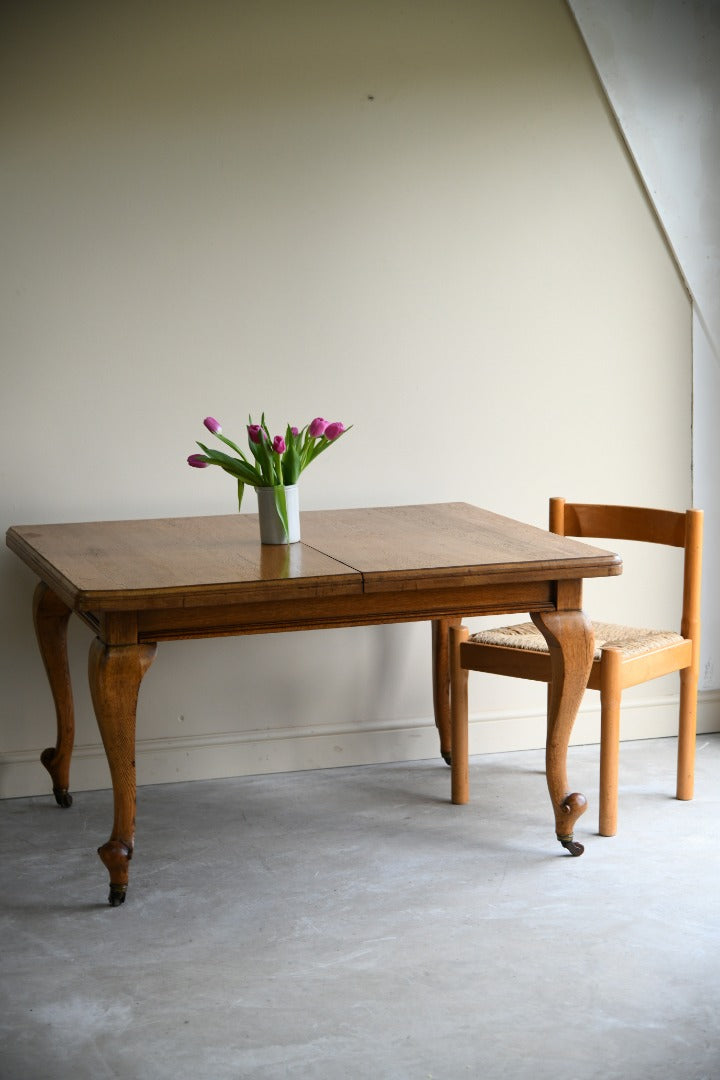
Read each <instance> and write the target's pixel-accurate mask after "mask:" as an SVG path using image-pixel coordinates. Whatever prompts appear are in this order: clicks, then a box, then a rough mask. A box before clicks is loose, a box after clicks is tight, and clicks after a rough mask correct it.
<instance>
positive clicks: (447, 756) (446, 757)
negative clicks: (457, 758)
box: [440, 750, 452, 765]
mask: <svg viewBox="0 0 720 1080" xmlns="http://www.w3.org/2000/svg"><path fill="white" fill-rule="evenodd" d="M440 757H441V758H442V759H443V761H444V762H445V764H446V765H452V754H451V753H450V751H449V750H441V751H440Z"/></svg>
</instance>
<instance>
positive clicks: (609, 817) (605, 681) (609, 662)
mask: <svg viewBox="0 0 720 1080" xmlns="http://www.w3.org/2000/svg"><path fill="white" fill-rule="evenodd" d="M621 667H622V654H621V653H620V652H619V650H616V649H603V651H602V660H601V666H600V828H599V832H600V835H601V836H615V834H616V832H617V817H618V770H619V758H620V701H621V698H622V680H621V676H620V672H621Z"/></svg>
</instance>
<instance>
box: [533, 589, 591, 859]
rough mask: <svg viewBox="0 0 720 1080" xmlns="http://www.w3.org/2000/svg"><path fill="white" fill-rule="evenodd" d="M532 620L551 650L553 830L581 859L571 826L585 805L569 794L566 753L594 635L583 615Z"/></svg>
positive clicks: (548, 752) (543, 615)
mask: <svg viewBox="0 0 720 1080" xmlns="http://www.w3.org/2000/svg"><path fill="white" fill-rule="evenodd" d="M531 617H532V620H533V622H534V623H535V625H536V626H537V628H538V630H539V631H540V632H541V634H542V635H543V637H544V638H545V640H546V641H547V643H548V648H549V650H550V670H551V682H550V694H549V702H548V730H547V743H546V751H545V768H546V773H547V785H548V791H549V793H550V799H551V801H552V805H553V810H554V811H555V831H556V835H557V838H558V840H559V841H560V843H561V844H562V846H563V847H564V848H567V850H568V851H569V852H570V854H571V855H582V853H583V851H584V850H585V849H584V847H583V845H582V844H578V843H576V842H575V841H574V840H573V827H574V825H575V822H576V821H577V819H578V818H579V817H580V815H581V814H584V813H585V810H586V809H587V800H586V798H585V796H584V795H581V794H580V793H579V792H571V793H569V792H568V781H567V749H568V743H569V741H570V734H571V732H572V727H573V724H574V723H575V717H576V715H577V711H578V708H579V706H580V702H581V701H582V697H583V694H584V693H585V687H586V686H587V680H588V677H589V675H590V668H591V666H592V659H593V650H594V637H593V630H592V626H591V625H590V623H589V622H588V620H587V619H586V617H585V615H584V614H583V612H582V611H575V610H573V611H548V612H543V613H539V612H536V613H533V614H532V616H531Z"/></svg>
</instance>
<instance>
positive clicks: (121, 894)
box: [108, 885, 127, 907]
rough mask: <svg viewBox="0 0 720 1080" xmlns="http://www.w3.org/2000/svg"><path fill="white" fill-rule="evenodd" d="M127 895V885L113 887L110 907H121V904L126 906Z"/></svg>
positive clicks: (109, 898)
mask: <svg viewBox="0 0 720 1080" xmlns="http://www.w3.org/2000/svg"><path fill="white" fill-rule="evenodd" d="M126 893H127V885H111V886H110V895H109V896H108V903H109V905H110V907H120V905H121V904H124V903H125V895H126Z"/></svg>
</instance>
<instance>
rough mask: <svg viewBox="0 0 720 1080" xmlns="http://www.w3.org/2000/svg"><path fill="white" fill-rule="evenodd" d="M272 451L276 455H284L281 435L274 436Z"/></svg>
mask: <svg viewBox="0 0 720 1080" xmlns="http://www.w3.org/2000/svg"><path fill="white" fill-rule="evenodd" d="M273 450H274V451H275V453H276V454H284V453H285V440H284V439H283V437H282V435H276V436H275V438H274V439H273Z"/></svg>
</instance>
